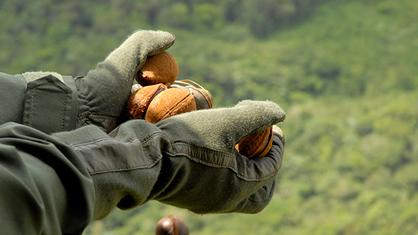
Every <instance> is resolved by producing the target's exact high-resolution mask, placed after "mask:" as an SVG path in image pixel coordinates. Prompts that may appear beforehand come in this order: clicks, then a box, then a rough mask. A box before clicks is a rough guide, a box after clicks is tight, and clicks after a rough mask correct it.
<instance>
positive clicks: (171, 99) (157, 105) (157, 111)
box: [145, 88, 196, 123]
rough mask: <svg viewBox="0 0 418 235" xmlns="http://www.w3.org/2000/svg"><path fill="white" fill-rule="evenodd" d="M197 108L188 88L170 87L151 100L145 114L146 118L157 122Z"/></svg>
mask: <svg viewBox="0 0 418 235" xmlns="http://www.w3.org/2000/svg"><path fill="white" fill-rule="evenodd" d="M193 110H196V102H195V99H194V97H193V95H192V94H191V92H190V91H189V90H188V89H182V88H170V89H167V90H165V91H163V92H161V93H160V94H158V95H157V96H155V98H154V99H153V100H152V101H151V103H150V104H149V106H148V109H147V112H146V114H145V120H147V121H149V122H152V123H156V122H158V121H160V120H163V119H165V118H168V117H171V116H174V115H176V114H180V113H185V112H190V111H193Z"/></svg>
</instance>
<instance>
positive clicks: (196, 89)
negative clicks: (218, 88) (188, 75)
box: [171, 80, 213, 110]
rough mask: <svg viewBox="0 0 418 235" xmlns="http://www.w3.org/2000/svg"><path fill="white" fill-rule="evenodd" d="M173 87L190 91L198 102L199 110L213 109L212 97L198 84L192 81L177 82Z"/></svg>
mask: <svg viewBox="0 0 418 235" xmlns="http://www.w3.org/2000/svg"><path fill="white" fill-rule="evenodd" d="M171 87H179V88H186V89H189V90H190V91H191V92H192V94H193V96H194V98H195V101H196V107H197V109H198V110H199V109H209V108H212V107H213V99H212V95H211V94H210V92H209V91H208V90H206V89H205V88H203V87H202V86H201V85H200V84H198V83H197V82H194V81H192V80H180V81H175V82H174V84H173V85H172V86H171Z"/></svg>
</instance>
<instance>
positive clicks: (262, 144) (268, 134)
mask: <svg viewBox="0 0 418 235" xmlns="http://www.w3.org/2000/svg"><path fill="white" fill-rule="evenodd" d="M272 146H273V128H272V127H271V126H270V127H268V128H266V129H264V130H263V131H259V132H256V133H254V134H251V135H248V136H245V137H243V138H242V139H241V140H240V141H239V143H238V144H237V145H236V146H235V148H236V149H237V150H238V152H239V153H241V154H242V155H244V156H246V157H249V158H254V157H256V158H263V157H265V156H266V155H267V154H268V153H269V152H270V150H271V148H272Z"/></svg>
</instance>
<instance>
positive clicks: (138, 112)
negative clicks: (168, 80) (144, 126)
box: [128, 84, 167, 119]
mask: <svg viewBox="0 0 418 235" xmlns="http://www.w3.org/2000/svg"><path fill="white" fill-rule="evenodd" d="M166 89H167V86H165V85H164V84H156V85H152V86H145V87H142V88H140V89H138V90H137V91H136V92H135V93H134V94H132V95H131V96H130V98H129V101H128V115H129V118H131V119H139V118H141V119H143V118H144V117H145V113H146V111H147V109H148V106H149V104H150V103H151V101H152V99H153V98H154V97H155V96H156V95H158V94H159V93H160V92H162V91H164V90H166Z"/></svg>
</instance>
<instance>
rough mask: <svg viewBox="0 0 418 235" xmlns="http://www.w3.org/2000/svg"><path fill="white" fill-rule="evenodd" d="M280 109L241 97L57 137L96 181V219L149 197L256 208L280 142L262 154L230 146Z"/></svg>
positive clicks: (266, 194)
mask: <svg viewBox="0 0 418 235" xmlns="http://www.w3.org/2000/svg"><path fill="white" fill-rule="evenodd" d="M284 117H285V114H284V112H283V111H282V109H281V108H280V107H279V106H278V105H276V104H274V103H272V102H265V101H263V102H262V101H243V102H241V103H239V104H238V105H236V106H235V107H232V108H217V109H207V110H199V111H194V112H190V113H184V114H180V115H177V116H173V117H170V118H168V119H165V120H163V121H161V122H159V123H157V124H156V125H154V124H150V123H148V122H145V121H144V120H140V119H137V120H131V121H128V122H125V123H123V124H121V125H120V126H118V127H117V128H116V129H114V130H113V131H112V132H110V133H109V134H105V133H103V132H102V131H98V128H97V127H95V126H91V125H90V126H86V127H83V128H79V129H77V130H74V131H72V132H62V133H57V134H55V137H56V138H58V139H60V140H61V141H63V142H64V143H67V144H68V145H69V146H71V148H72V149H73V151H75V153H76V154H77V155H79V156H80V158H81V159H82V160H83V161H84V162H85V165H86V166H87V170H88V172H89V173H90V175H91V177H92V179H93V182H94V188H95V194H96V196H95V198H96V200H95V204H96V205H95V207H94V208H95V212H94V216H95V218H96V219H98V218H103V217H104V216H106V215H107V214H108V213H109V212H110V211H111V210H112V209H113V208H114V207H115V206H118V207H119V208H122V209H126V208H132V207H135V206H137V205H141V204H144V203H145V202H147V201H149V200H153V199H154V200H158V201H161V202H163V203H168V204H171V205H175V206H178V207H183V208H187V209H189V210H192V211H194V212H198V213H213V212H216V213H220V212H233V211H236V212H246V213H255V212H258V211H260V210H261V209H263V208H264V207H265V206H266V205H267V203H268V202H269V201H270V199H271V196H272V193H273V192H274V185H275V180H276V176H277V173H278V171H279V169H280V166H281V162H282V155H283V143H282V141H281V140H280V138H279V137H278V135H277V134H275V135H274V140H273V147H272V149H271V151H270V153H269V154H268V155H267V156H265V157H264V158H262V159H259V160H256V159H249V158H247V157H245V156H242V155H240V154H239V153H238V152H237V151H236V149H235V147H234V146H235V143H237V142H238V141H239V139H240V138H241V137H242V136H245V135H248V134H250V133H251V132H252V131H255V130H257V129H258V128H264V127H267V126H270V125H272V124H275V123H277V122H280V121H282V120H283V119H284Z"/></svg>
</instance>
